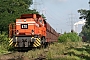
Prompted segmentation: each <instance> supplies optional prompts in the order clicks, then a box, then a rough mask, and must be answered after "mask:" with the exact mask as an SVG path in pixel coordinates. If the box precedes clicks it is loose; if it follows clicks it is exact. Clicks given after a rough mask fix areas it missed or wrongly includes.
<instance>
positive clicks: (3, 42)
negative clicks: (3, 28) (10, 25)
mask: <svg viewBox="0 0 90 60" xmlns="http://www.w3.org/2000/svg"><path fill="white" fill-rule="evenodd" d="M10 49H12V47H11V46H9V38H8V35H6V34H5V33H3V34H2V35H1V34H0V53H5V52H7V51H8V50H10Z"/></svg>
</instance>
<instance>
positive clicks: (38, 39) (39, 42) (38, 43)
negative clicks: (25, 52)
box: [33, 38, 41, 47]
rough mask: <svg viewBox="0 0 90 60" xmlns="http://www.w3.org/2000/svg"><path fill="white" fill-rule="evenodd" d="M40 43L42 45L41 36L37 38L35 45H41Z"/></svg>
mask: <svg viewBox="0 0 90 60" xmlns="http://www.w3.org/2000/svg"><path fill="white" fill-rule="evenodd" d="M40 45H41V39H40V38H36V40H35V42H34V44H33V46H34V47H38V46H40Z"/></svg>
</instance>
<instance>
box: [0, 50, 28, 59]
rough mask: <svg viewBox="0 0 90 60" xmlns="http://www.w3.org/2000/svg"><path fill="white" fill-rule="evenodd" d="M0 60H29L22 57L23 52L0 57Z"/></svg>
mask: <svg viewBox="0 0 90 60" xmlns="http://www.w3.org/2000/svg"><path fill="white" fill-rule="evenodd" d="M0 60H29V59H28V58H27V57H25V56H24V52H15V53H9V54H4V55H1V56H0Z"/></svg>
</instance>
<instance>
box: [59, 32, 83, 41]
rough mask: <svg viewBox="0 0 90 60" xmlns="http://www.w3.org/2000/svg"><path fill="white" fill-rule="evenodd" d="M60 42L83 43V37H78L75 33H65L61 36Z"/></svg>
mask: <svg viewBox="0 0 90 60" xmlns="http://www.w3.org/2000/svg"><path fill="white" fill-rule="evenodd" d="M58 40H59V42H78V41H81V40H82V39H81V37H79V36H78V34H77V33H75V32H70V33H64V34H62V35H60V36H59V38H58Z"/></svg>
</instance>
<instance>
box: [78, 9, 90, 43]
mask: <svg viewBox="0 0 90 60" xmlns="http://www.w3.org/2000/svg"><path fill="white" fill-rule="evenodd" d="M78 12H79V13H80V19H85V20H86V23H85V25H84V26H83V27H82V31H81V33H80V35H81V36H84V37H85V39H86V40H87V41H90V10H84V9H81V10H78Z"/></svg>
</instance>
